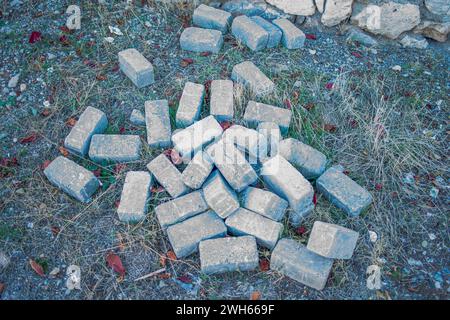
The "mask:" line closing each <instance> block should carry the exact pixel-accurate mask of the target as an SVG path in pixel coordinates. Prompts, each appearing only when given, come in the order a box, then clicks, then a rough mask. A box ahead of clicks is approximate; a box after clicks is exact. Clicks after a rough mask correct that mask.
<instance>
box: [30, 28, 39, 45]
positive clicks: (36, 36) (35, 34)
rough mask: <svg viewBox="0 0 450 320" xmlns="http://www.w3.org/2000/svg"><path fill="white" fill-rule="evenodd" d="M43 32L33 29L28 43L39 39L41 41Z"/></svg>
mask: <svg viewBox="0 0 450 320" xmlns="http://www.w3.org/2000/svg"><path fill="white" fill-rule="evenodd" d="M41 39H42V34H41V33H40V32H39V31H33V32H31V34H30V38H29V39H28V43H36V42H38V41H41Z"/></svg>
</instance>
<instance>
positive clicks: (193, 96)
mask: <svg viewBox="0 0 450 320" xmlns="http://www.w3.org/2000/svg"><path fill="white" fill-rule="evenodd" d="M204 96H205V86H204V85H202V84H198V83H193V82H186V84H185V86H184V89H183V94H182V95H181V99H180V103H179V104H178V109H177V114H176V123H177V127H182V128H184V127H187V126H190V125H191V124H193V123H194V122H195V121H196V120H198V117H199V116H200V112H201V109H202V104H203V98H204Z"/></svg>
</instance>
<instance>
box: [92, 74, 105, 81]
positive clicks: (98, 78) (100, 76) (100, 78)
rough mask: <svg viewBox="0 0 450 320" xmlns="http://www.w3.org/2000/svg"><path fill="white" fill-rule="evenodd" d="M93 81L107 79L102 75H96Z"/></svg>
mask: <svg viewBox="0 0 450 320" xmlns="http://www.w3.org/2000/svg"><path fill="white" fill-rule="evenodd" d="M95 79H97V80H98V81H105V80H106V79H108V77H107V76H106V75H104V74H98V75H97V76H96V77H95Z"/></svg>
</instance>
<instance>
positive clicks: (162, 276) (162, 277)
mask: <svg viewBox="0 0 450 320" xmlns="http://www.w3.org/2000/svg"><path fill="white" fill-rule="evenodd" d="M170 277H172V275H171V274H170V273H168V272H165V273H161V274H160V275H159V278H161V279H169V278H170Z"/></svg>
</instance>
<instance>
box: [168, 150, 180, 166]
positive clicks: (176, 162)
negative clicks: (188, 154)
mask: <svg viewBox="0 0 450 320" xmlns="http://www.w3.org/2000/svg"><path fill="white" fill-rule="evenodd" d="M170 159H171V160H172V163H173V164H174V165H176V166H177V165H179V164H182V163H183V159H181V156H180V154H179V153H178V152H177V151H176V150H175V149H172V151H170Z"/></svg>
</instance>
